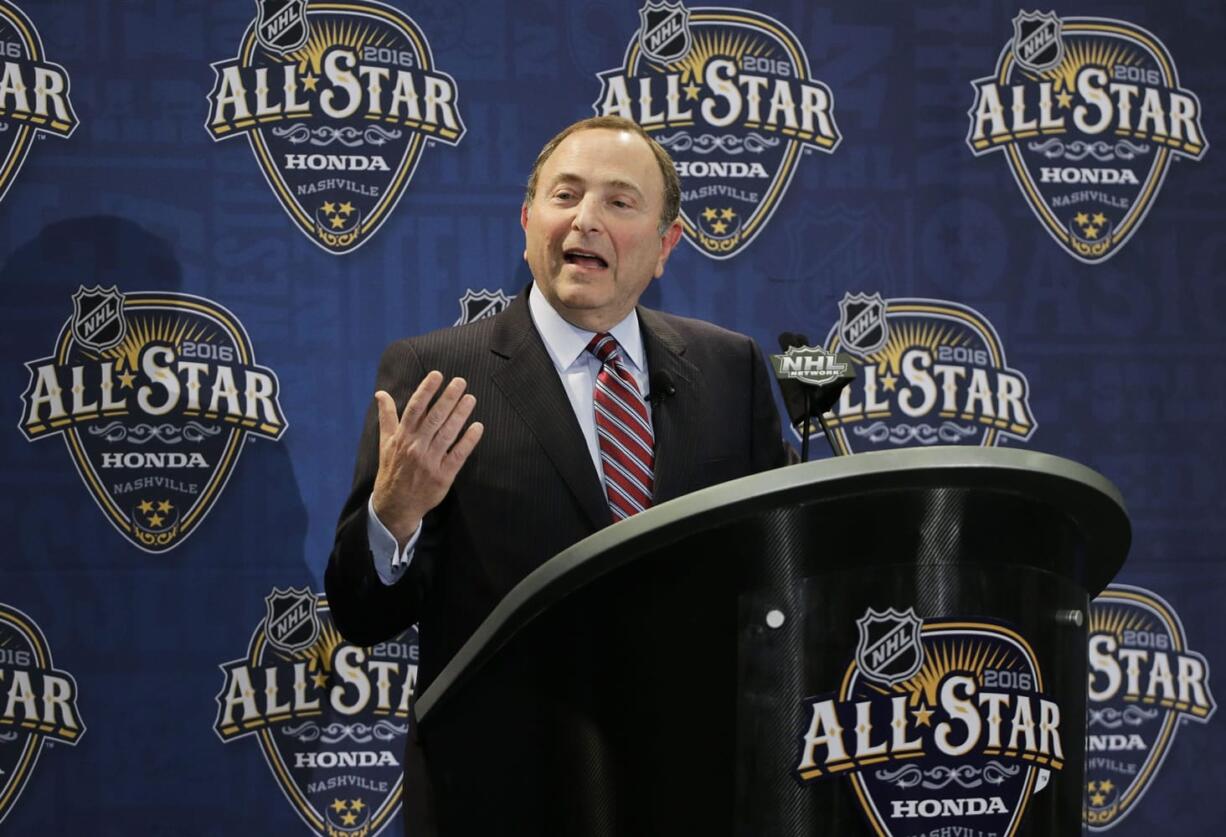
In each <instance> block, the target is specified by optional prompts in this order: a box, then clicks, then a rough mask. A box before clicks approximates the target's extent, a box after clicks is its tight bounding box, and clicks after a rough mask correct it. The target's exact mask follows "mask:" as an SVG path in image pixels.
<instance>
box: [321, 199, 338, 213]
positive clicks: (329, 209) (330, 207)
mask: <svg viewBox="0 0 1226 837" xmlns="http://www.w3.org/2000/svg"><path fill="white" fill-rule="evenodd" d="M320 209H322V210H323V211H324V213H325V214H327V215H331V214H332V213H334V212H336V204H334V203H332V201H324V205H323V206H321V207H320Z"/></svg>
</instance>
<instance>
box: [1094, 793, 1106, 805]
mask: <svg viewBox="0 0 1226 837" xmlns="http://www.w3.org/2000/svg"><path fill="white" fill-rule="evenodd" d="M1106 801H1107V797H1105V796H1103V795H1102V794H1101V793H1095V794H1091V795H1090V804H1091V805H1102V804H1104V803H1105V802H1106Z"/></svg>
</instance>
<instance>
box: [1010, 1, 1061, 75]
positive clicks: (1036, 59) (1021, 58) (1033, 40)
mask: <svg viewBox="0 0 1226 837" xmlns="http://www.w3.org/2000/svg"><path fill="white" fill-rule="evenodd" d="M1013 54H1014V55H1015V56H1017V63H1018V64H1021V65H1022V66H1023V67H1025V68H1026V69H1027V70H1030V71H1031V72H1032V73H1041V72H1043V71H1044V70H1050V69H1052V68H1053V67H1055V66H1057V65H1058V64H1059V63H1060V61H1061V59H1062V58H1064V41H1063V40H1062V39H1061V37H1060V18H1058V17H1057V16H1056V13H1055V12H1048V13H1047V14H1040V13H1039V12H1018V13H1017V17H1015V18H1013Z"/></svg>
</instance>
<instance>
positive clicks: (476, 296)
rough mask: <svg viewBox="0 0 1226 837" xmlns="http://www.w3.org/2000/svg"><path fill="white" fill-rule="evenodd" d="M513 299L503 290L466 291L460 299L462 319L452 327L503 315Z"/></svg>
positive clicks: (513, 297) (512, 296) (470, 289)
mask: <svg viewBox="0 0 1226 837" xmlns="http://www.w3.org/2000/svg"><path fill="white" fill-rule="evenodd" d="M513 299H515V296H514V295H511V296H507V294H506V293H504V292H503V291H502V290H501V289H499V290H493V291H488V290H486V289H485V288H482V289H481V290H479V291H475V290H473V289H472V288H468V289H467V290H465V291H464V296H462V297H460V317H459V319H457V320H456V321H455V322H454V323H452V325H458V326H459V325H464V324H465V323H475V322H476V321H477V320H484V319H485V318H487V317H492V316H494V315H495V314H501V313H502V312H503V311H505V310H506V307H507V306H508V305H510V304H511V300H513Z"/></svg>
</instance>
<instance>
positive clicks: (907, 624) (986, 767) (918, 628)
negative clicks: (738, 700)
mask: <svg viewBox="0 0 1226 837" xmlns="http://www.w3.org/2000/svg"><path fill="white" fill-rule="evenodd" d="M917 622H918V623H920V624H919V625H915V624H914V623H917ZM866 624H867V631H868V632H869V633H870V635H872V636H873V637H875V640H873V641H870V642H869V645H868V649H867V652H866V651H865V647H864V646H865V641H864V635H865V632H866ZM858 625H859V627H860V633H861V641H860V644H859V647H858V648H857V651H856V653H855V655H854V659H853V660H852V661H851V663H850V664H849V665H848V667H847V669H846V671H845V672H844V674H843V675H842V677H840V678H839V681H838V682H839V683H840V684H841V685H840V686H839V688H838V689H837V690H836V691H831V692H827V693H824V694H820V695H818V696H816V697H812V698H808V699H806V700H805V702H804V706H803V717H804V723H803V725H802V728H801V729H800V730H799V734H798V736H797V739H798V745H799V756H798V758H797V760H796V762H795V767H794V770H793V777H794V778H795V779H796V781H798V782H800V783H801V784H807V783H810V782H819V781H850V782H851V784H852V785H853V786H854V789H855V798H856V800H857V801H858V802H859V805H860V809H861V811H862V813H863V814H864V816H865V818H866V819H867V820H868V822H869V825H870V827H871V829H872V831H873V833H875V834H879V835H883V837H892V835H899V837H902V836H903V835H915V834H919V833H920V831H921V830H922V833H924V834H936V833H938V832H940V833H941V834H945V833H949V834H953V833H959V834H961V833H966V834H985V835H986V834H1000V835H1007V834H1014V833H1015V832H1016V829H1017V827H1018V825H1019V824H1020V823H1021V821H1022V816H1023V814H1024V813H1025V811H1026V808H1027V806H1028V803H1029V801H1030V798H1031V797H1032V796H1033V795H1034V794H1035V793H1038V792H1041V791H1042V790H1043V789H1044V788H1045V787H1046V786H1047V784H1048V783H1049V781H1050V779H1051V774H1052V772H1053V771H1059V770H1063V768H1064V760H1065V749H1064V741H1063V739H1062V738H1061V730H1060V719H1061V717H1063V712H1062V707H1061V706H1060V705H1059V704H1058V703H1056V702H1055V701H1054V700H1053V699H1052V698H1051V697H1050V695H1049V694H1048V692H1047V690H1046V685H1045V683H1044V678H1043V672H1042V671H1041V669H1040V667H1039V661H1038V659H1037V657H1036V656H1035V653H1034V650H1033V648H1032V647H1031V645H1030V643H1029V642H1028V641H1027V639H1026V638H1025V637H1024V636H1022V635H1021V634H1020V633H1019V632H1018V631H1017V630H1016V629H1014V628H1013V627H1011V626H1008V625H1003V624H998V623H994V622H986V621H983V620H979V619H973V618H971V619H968V618H959V617H943V618H939V619H924V620H922V622H921V620H919V619H918V617H916V615H915V613H914V610H913V609H911V608H908V610H906V611H899V610H896V609H894V608H891V609H889V610H887V611H885V612H877V611H874V610H872V609H870V610H869V611H868V613H866V614H865V616H864V617H863V618H862V619H860V620H859V621H858ZM912 645H915V646H917V647H918V649H919V650H918V651H915V652H913V651H910V650H908V651H905V652H901V653H899V652H896V651H895V650H894V649H896V648H904V647H905V648H908V649H909V648H910V647H911V646H912ZM875 646H876V650H875V651H874V648H875ZM874 654H875V655H876V656H874ZM915 658H918V659H919V661H920V663H919V665H918V666H914V665H913V662H914V659H915ZM904 664H905V665H906V668H908V669H913V670H912V671H911V673H910V674H906V675H905V676H901V679H899V677H900V675H899V673H898V671H897V669H898V668H900V667H901V666H903V665H904ZM878 665H884V666H885V667H886V668H887V669H888V671H887V672H881V671H874V670H873V668H874V666H878ZM883 684H884V685H883ZM1001 707H1008V711H1002V709H1001ZM952 729H957V730H960V731H965V732H967V734H966V735H964V736H957V735H950V732H951V730H952Z"/></svg>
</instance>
